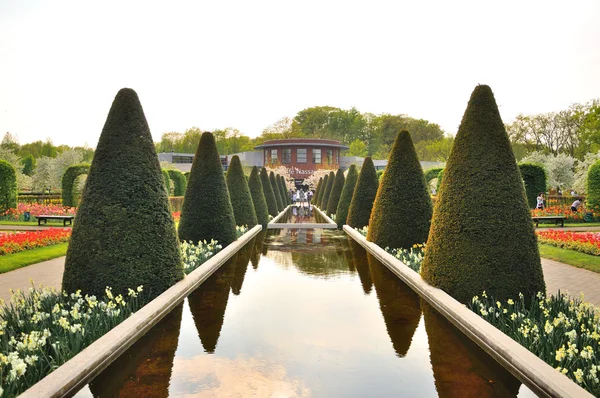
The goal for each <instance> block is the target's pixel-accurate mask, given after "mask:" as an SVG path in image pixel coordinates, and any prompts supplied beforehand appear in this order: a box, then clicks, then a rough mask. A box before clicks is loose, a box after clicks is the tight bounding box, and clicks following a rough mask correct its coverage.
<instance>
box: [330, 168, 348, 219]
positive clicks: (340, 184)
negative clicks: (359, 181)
mask: <svg viewBox="0 0 600 398" xmlns="http://www.w3.org/2000/svg"><path fill="white" fill-rule="evenodd" d="M345 182H346V178H345V177H344V172H343V171H342V169H338V171H337V172H336V173H335V179H334V180H333V186H332V187H331V193H330V194H329V200H328V201H327V215H328V216H332V215H333V214H335V212H336V210H337V207H338V203H339V202H340V196H341V195H342V189H344V183H345Z"/></svg>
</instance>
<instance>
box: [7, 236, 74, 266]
mask: <svg viewBox="0 0 600 398" xmlns="http://www.w3.org/2000/svg"><path fill="white" fill-rule="evenodd" d="M67 246H69V243H68V242H65V243H59V244H57V245H51V246H46V247H41V248H39V249H32V250H25V251H22V252H19V253H14V254H6V255H4V256H0V274H2V273H4V272H8V271H12V270H13V269H17V268H21V267H25V266H27V265H31V264H35V263H39V262H42V261H46V260H52V259H53V258H56V257H61V256H64V255H65V254H67Z"/></svg>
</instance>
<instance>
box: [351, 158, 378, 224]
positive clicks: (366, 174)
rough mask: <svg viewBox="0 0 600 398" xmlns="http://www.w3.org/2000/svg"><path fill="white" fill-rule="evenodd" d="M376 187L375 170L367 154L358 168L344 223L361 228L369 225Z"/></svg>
mask: <svg viewBox="0 0 600 398" xmlns="http://www.w3.org/2000/svg"><path fill="white" fill-rule="evenodd" d="M378 187H379V181H377V172H376V171H375V166H374V165H373V160H372V159H371V157H370V156H367V157H366V158H365V160H364V162H363V164H362V168H361V169H360V174H359V175H358V181H356V187H355V188H354V192H353V194H352V201H351V202H350V208H349V209H348V217H347V219H346V224H348V225H349V226H351V227H352V228H363V227H366V226H367V225H369V218H370V217H371V209H372V208H373V201H374V200H375V196H377V188H378Z"/></svg>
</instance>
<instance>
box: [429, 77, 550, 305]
mask: <svg viewBox="0 0 600 398" xmlns="http://www.w3.org/2000/svg"><path fill="white" fill-rule="evenodd" d="M507 193H508V194H507ZM500 197H502V198H504V199H503V200H488V201H487V202H486V205H485V206H482V205H481V203H482V200H486V199H489V198H500ZM421 276H422V277H423V279H424V280H425V281H427V282H429V283H430V284H432V285H433V286H436V287H439V288H441V289H443V290H444V291H446V292H447V293H448V294H450V295H451V296H453V297H454V298H455V299H457V300H458V301H460V302H462V303H466V302H468V301H470V300H471V299H472V298H473V297H474V296H476V295H478V294H481V292H483V291H486V292H487V294H488V295H490V296H492V297H494V298H496V299H497V300H500V301H505V300H507V299H509V298H514V297H518V295H519V293H522V294H523V295H524V296H525V298H526V300H527V301H530V300H532V299H533V298H534V296H535V294H536V293H537V292H540V291H541V292H545V291H546V286H545V284H544V276H543V273H542V267H541V263H540V255H539V252H538V247H537V240H536V236H535V232H534V229H533V223H532V222H531V215H530V213H529V208H528V206H527V201H526V199H525V190H524V188H523V182H522V180H521V175H520V174H519V172H518V168H517V163H516V161H515V157H514V155H513V152H512V148H511V146H510V141H509V139H508V136H507V134H506V131H505V129H504V124H503V123H502V119H501V118H500V114H499V112H498V107H497V105H496V101H495V100H494V95H493V94H492V90H491V89H490V88H489V87H488V86H484V85H481V86H477V87H476V88H475V90H474V91H473V93H472V94H471V98H470V100H469V104H468V106H467V109H466V111H465V114H464V116H463V119H462V122H461V124H460V127H459V129H458V133H457V134H456V140H455V142H454V147H453V148H452V153H451V155H450V159H448V163H447V164H446V168H445V169H444V178H443V180H442V186H441V189H440V192H439V195H438V199H437V201H436V204H435V209H434V215H433V220H432V225H431V231H430V234H429V240H428V242H427V251H426V253H425V258H424V260H423V264H422V266H421Z"/></svg>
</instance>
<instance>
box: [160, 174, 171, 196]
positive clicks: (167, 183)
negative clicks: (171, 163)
mask: <svg viewBox="0 0 600 398" xmlns="http://www.w3.org/2000/svg"><path fill="white" fill-rule="evenodd" d="M161 172H162V175H163V179H164V180H165V188H166V189H167V195H168V196H171V177H169V172H168V171H167V170H165V169H162V170H161Z"/></svg>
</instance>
